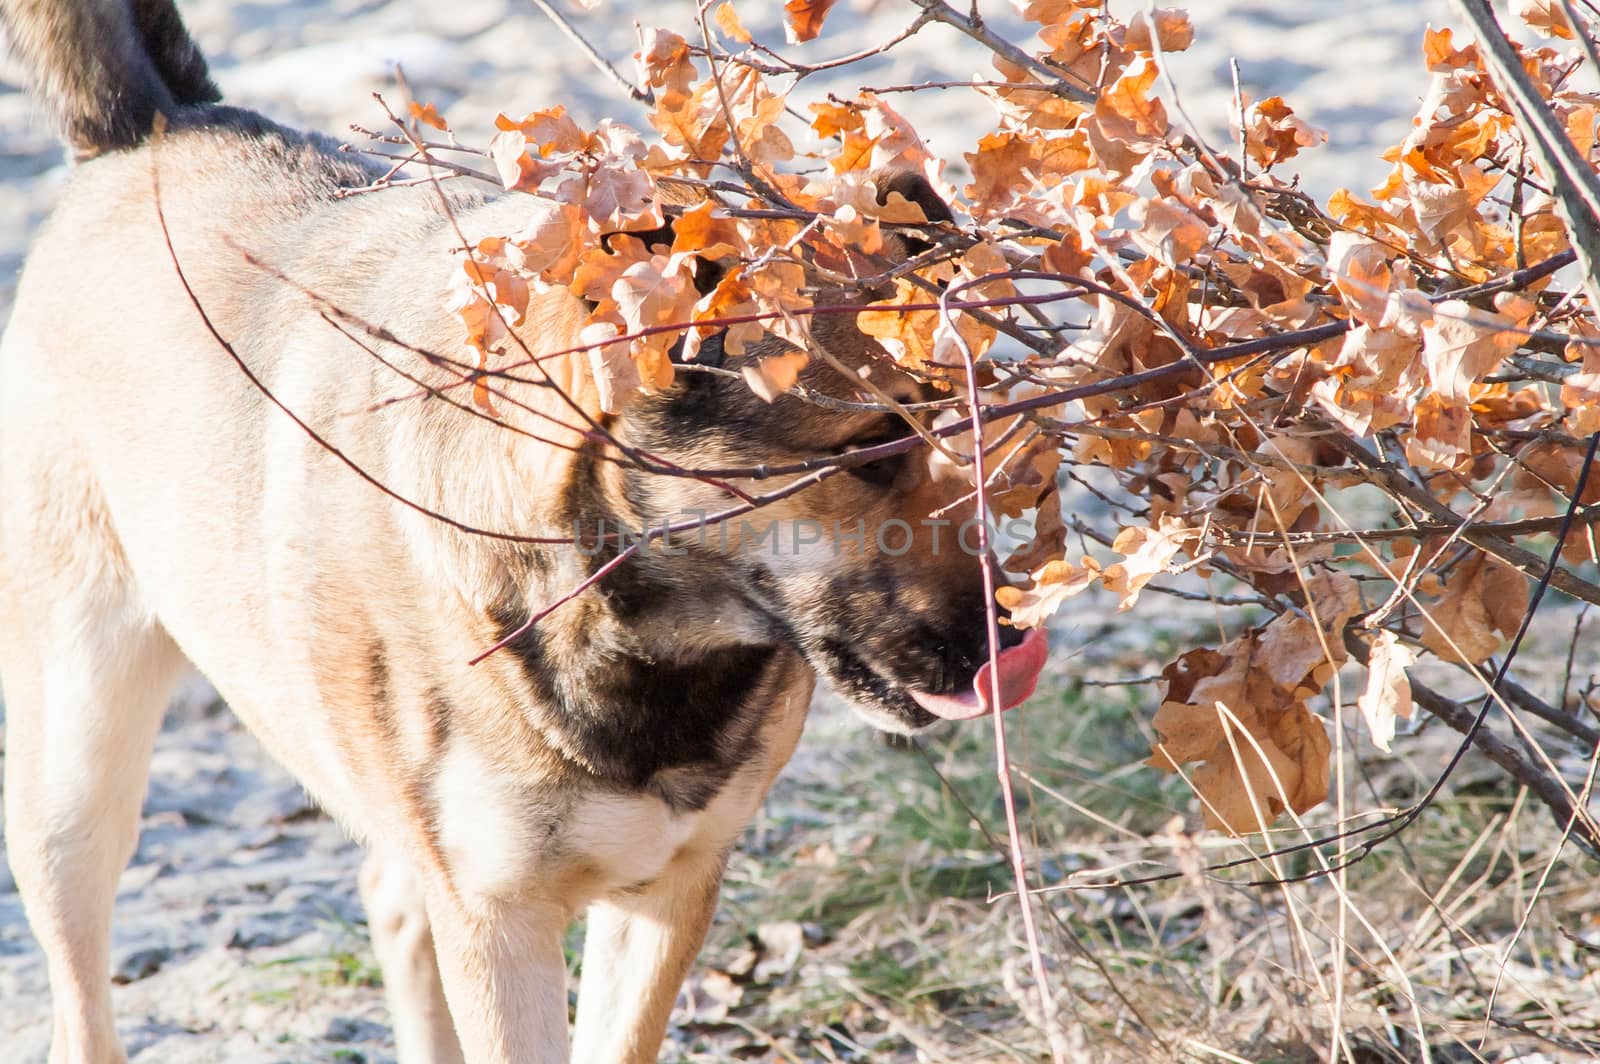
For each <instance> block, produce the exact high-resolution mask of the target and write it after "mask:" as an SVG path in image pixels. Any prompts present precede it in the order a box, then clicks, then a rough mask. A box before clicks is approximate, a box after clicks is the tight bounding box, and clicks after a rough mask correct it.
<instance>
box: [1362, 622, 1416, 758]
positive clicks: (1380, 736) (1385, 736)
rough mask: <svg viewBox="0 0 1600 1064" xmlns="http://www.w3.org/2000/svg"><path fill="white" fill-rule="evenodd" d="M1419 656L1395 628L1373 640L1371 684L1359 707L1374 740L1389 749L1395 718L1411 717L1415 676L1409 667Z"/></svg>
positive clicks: (1383, 749) (1363, 693) (1370, 671)
mask: <svg viewBox="0 0 1600 1064" xmlns="http://www.w3.org/2000/svg"><path fill="white" fill-rule="evenodd" d="M1416 660H1417V655H1416V652H1415V651H1413V650H1412V649H1411V648H1410V647H1408V646H1406V645H1405V644H1403V643H1401V642H1400V639H1399V637H1398V636H1396V635H1395V634H1394V633H1393V632H1390V631H1387V630H1385V631H1380V632H1379V633H1378V634H1377V636H1376V638H1374V639H1373V641H1372V654H1371V656H1370V658H1369V659H1368V661H1367V686H1366V687H1365V688H1364V689H1363V690H1362V692H1361V695H1360V697H1358V698H1357V699H1356V708H1357V709H1359V710H1360V711H1361V716H1362V718H1363V719H1364V720H1366V722H1367V731H1368V732H1369V733H1370V734H1371V735H1372V744H1373V745H1374V746H1376V747H1377V748H1378V749H1379V750H1382V751H1384V752H1385V753H1388V752H1389V744H1390V743H1391V742H1393V741H1394V722H1395V718H1396V717H1404V718H1405V719H1406V720H1410V719H1411V714H1412V712H1413V707H1412V703H1411V678H1410V677H1409V676H1407V675H1406V669H1407V668H1409V667H1410V666H1411V665H1412V664H1413V663H1414V662H1415V661H1416Z"/></svg>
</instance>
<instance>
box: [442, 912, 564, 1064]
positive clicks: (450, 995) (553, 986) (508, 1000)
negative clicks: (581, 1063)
mask: <svg viewBox="0 0 1600 1064" xmlns="http://www.w3.org/2000/svg"><path fill="white" fill-rule="evenodd" d="M478 901H479V900H478V899H475V900H474V901H472V902H465V901H464V899H463V898H462V897H461V896H460V895H457V894H446V893H445V892H443V891H430V892H429V894H428V916H429V919H430V923H431V925H432V928H433V941H434V948H435V951H436V953H437V956H438V963H439V974H440V976H441V978H442V980H443V983H444V993H445V999H446V1000H447V1001H448V1002H449V1004H450V1015H451V1016H452V1017H453V1018H454V1020H455V1027H456V1035H457V1037H458V1038H459V1039H460V1042H461V1052H462V1055H463V1056H464V1057H465V1058H466V1059H467V1060H468V1061H471V1064H565V1061H566V1060H567V967H566V962H565V959H564V957H563V955H562V952H561V937H562V934H563V932H564V931H565V930H566V926H567V923H568V922H569V919H568V913H567V912H566V911H565V910H564V909H563V908H562V907H561V906H560V905H557V904H555V903H552V902H548V901H534V900H527V901H524V900H521V899H518V900H515V901H508V900H497V901H493V902H488V903H483V904H478V903H477V902H478Z"/></svg>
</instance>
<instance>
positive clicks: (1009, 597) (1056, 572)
mask: <svg viewBox="0 0 1600 1064" xmlns="http://www.w3.org/2000/svg"><path fill="white" fill-rule="evenodd" d="M1099 576H1100V563H1099V562H1097V561H1095V560H1094V559H1093V558H1090V557H1088V556H1085V557H1084V559H1083V561H1082V562H1080V563H1079V564H1077V565H1073V564H1072V563H1071V562H1069V561H1067V560H1066V559H1065V558H1061V559H1058V560H1057V561H1053V562H1046V563H1045V564H1044V565H1043V566H1041V567H1040V568H1039V569H1037V570H1035V571H1034V573H1033V575H1032V581H1031V582H1032V586H1030V587H1026V588H1021V587H1001V588H996V589H995V601H997V602H999V603H1000V605H1002V606H1004V607H1005V608H1006V609H1007V610H1008V611H1009V612H1010V614H1011V623H1012V624H1013V625H1015V626H1016V627H1018V628H1038V627H1040V626H1041V625H1043V624H1044V623H1045V621H1047V620H1049V619H1050V617H1051V616H1052V615H1053V614H1054V613H1055V612H1056V611H1057V610H1059V609H1060V608H1061V604H1062V603H1063V602H1065V601H1066V600H1067V599H1069V598H1072V597H1073V596H1074V595H1078V594H1082V593H1083V592H1084V591H1087V590H1088V589H1089V587H1090V585H1091V584H1093V583H1094V582H1095V580H1096V579H1098V578H1099Z"/></svg>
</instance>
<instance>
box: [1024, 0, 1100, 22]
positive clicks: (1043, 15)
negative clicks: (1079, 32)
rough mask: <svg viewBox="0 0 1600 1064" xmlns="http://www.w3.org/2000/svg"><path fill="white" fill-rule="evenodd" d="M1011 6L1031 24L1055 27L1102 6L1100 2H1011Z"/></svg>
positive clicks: (1063, 0)
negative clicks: (1086, 9)
mask: <svg viewBox="0 0 1600 1064" xmlns="http://www.w3.org/2000/svg"><path fill="white" fill-rule="evenodd" d="M1011 6H1012V7H1013V8H1015V9H1016V12H1017V14H1019V15H1021V16H1022V17H1023V18H1025V19H1027V20H1028V21H1029V22H1037V23H1039V24H1041V25H1045V26H1053V25H1055V24H1056V23H1058V22H1062V21H1065V20H1066V19H1068V18H1071V17H1072V16H1073V15H1076V14H1078V13H1079V12H1080V11H1082V10H1083V9H1084V8H1086V7H1092V8H1097V7H1099V6H1100V4H1099V0H1092V2H1091V0H1011Z"/></svg>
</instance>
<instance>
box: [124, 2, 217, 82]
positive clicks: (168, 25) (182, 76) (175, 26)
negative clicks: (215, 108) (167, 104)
mask: <svg viewBox="0 0 1600 1064" xmlns="http://www.w3.org/2000/svg"><path fill="white" fill-rule="evenodd" d="M133 10H134V16H133V19H134V24H135V26H136V27H137V28H138V31H139V38H140V40H142V41H143V42H144V48H145V51H146V53H148V54H149V56H150V61H151V62H152V63H154V64H155V68H156V72H157V73H159V74H160V75H161V80H162V82H164V83H165V84H166V86H167V91H169V92H171V93H172V98H173V100H175V101H176V102H177V103H179V104H197V103H216V102H217V101H218V100H220V99H222V93H220V92H218V91H217V86H216V84H215V83H214V82H213V81H212V80H211V75H210V73H209V71H207V70H206V60H205V56H203V55H201V54H200V49H199V47H198V46H197V45H196V44H195V43H194V40H193V39H192V38H191V37H190V36H189V31H188V30H187V29H185V28H184V25H183V20H182V19H181V18H179V17H178V10H177V8H175V7H174V6H173V4H172V0H134V2H133Z"/></svg>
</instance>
